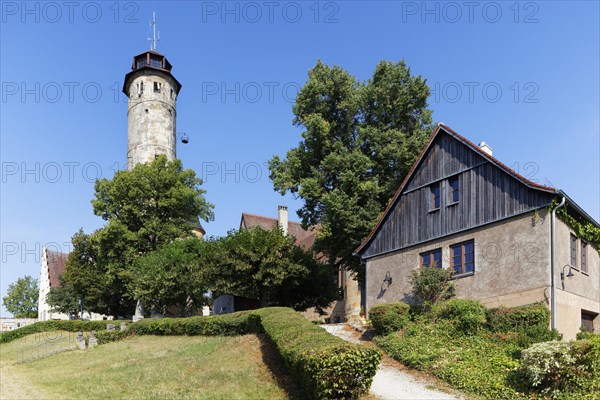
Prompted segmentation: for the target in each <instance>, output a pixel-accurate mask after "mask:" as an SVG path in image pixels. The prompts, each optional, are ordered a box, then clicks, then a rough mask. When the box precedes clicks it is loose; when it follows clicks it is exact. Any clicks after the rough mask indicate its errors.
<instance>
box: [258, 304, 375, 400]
mask: <svg viewBox="0 0 600 400" xmlns="http://www.w3.org/2000/svg"><path fill="white" fill-rule="evenodd" d="M253 314H255V315H258V316H260V319H261V325H262V327H263V329H264V332H265V334H266V335H267V337H268V338H269V340H270V341H271V342H272V343H273V344H274V346H275V348H276V349H277V352H278V353H279V355H280V356H281V358H282V360H283V362H284V364H285V366H286V367H287V369H288V370H289V372H290V373H291V374H292V376H293V377H294V378H295V380H296V383H297V384H298V385H299V386H300V387H301V388H302V389H303V390H304V393H305V394H306V396H307V398H311V399H356V398H358V397H359V396H360V395H361V394H364V393H366V392H367V391H368V389H369V387H370V386H371V382H372V381H373V377H374V376H375V372H376V371H377V367H378V365H379V361H380V360H381V352H380V351H379V350H377V349H373V348H365V347H361V346H357V345H353V344H350V343H347V342H345V341H343V340H342V339H340V338H338V337H335V336H333V335H330V334H329V333H327V332H326V331H325V330H324V329H322V328H321V327H318V326H316V325H314V324H311V323H310V322H309V321H308V320H306V319H305V318H304V317H302V316H301V315H300V314H298V313H296V312H294V311H293V310H292V309H290V308H281V307H274V308H263V309H260V310H256V311H253Z"/></svg>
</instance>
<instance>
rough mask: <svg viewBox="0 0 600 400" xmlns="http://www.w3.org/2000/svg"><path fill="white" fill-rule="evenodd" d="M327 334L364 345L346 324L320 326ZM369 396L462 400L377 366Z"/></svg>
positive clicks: (384, 399) (388, 399) (396, 399)
mask: <svg viewBox="0 0 600 400" xmlns="http://www.w3.org/2000/svg"><path fill="white" fill-rule="evenodd" d="M321 327H323V328H324V329H325V330H326V331H327V332H329V333H331V334H332V335H335V336H338V337H340V338H342V339H344V340H346V341H348V342H352V343H356V344H364V343H362V342H361V340H360V339H359V334H358V333H357V332H356V331H354V329H352V328H351V327H350V326H348V325H347V324H331V325H321ZM371 394H372V395H374V396H376V397H378V398H380V399H382V400H462V399H463V397H457V396H455V395H452V394H448V393H444V392H441V391H439V390H435V389H430V384H428V383H427V382H425V381H423V380H420V379H418V378H416V377H414V376H412V375H411V374H408V373H407V372H405V371H402V370H400V369H398V368H396V367H393V366H388V365H384V364H383V363H382V364H379V369H378V370H377V373H376V374H375V378H374V379H373V384H372V385H371Z"/></svg>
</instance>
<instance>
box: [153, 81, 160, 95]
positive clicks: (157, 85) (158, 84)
mask: <svg viewBox="0 0 600 400" xmlns="http://www.w3.org/2000/svg"><path fill="white" fill-rule="evenodd" d="M160 86H161V85H160V82H154V93H160Z"/></svg>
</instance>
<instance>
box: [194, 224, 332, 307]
mask: <svg viewBox="0 0 600 400" xmlns="http://www.w3.org/2000/svg"><path fill="white" fill-rule="evenodd" d="M201 263H202V264H203V266H204V267H205V268H206V272H205V276H206V280H207V282H210V287H211V289H212V291H213V292H215V293H217V294H219V293H228V294H235V295H238V296H244V297H249V298H255V299H260V302H261V304H262V305H263V306H267V305H280V306H288V307H293V308H295V309H297V310H305V309H306V308H308V307H312V306H317V307H326V306H327V305H329V303H331V301H333V300H334V298H335V296H336V293H337V292H336V288H335V285H334V282H333V271H332V268H331V267H330V266H328V265H324V264H321V263H319V262H317V261H316V260H315V259H314V257H313V254H312V252H310V251H305V250H303V249H302V248H300V247H298V246H296V245H295V239H294V238H293V237H291V236H285V235H284V234H283V233H282V232H281V230H280V229H277V228H274V229H272V230H265V229H261V228H251V229H245V230H240V231H230V232H229V233H228V234H227V236H225V237H222V238H210V239H209V240H208V241H207V242H206V245H205V248H204V249H203V251H202V256H201Z"/></svg>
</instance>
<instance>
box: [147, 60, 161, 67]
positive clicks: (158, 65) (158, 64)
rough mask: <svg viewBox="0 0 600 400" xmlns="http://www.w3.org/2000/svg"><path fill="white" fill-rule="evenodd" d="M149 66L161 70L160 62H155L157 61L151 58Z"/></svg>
mask: <svg viewBox="0 0 600 400" xmlns="http://www.w3.org/2000/svg"><path fill="white" fill-rule="evenodd" d="M150 65H151V66H153V67H158V68H162V60H157V59H154V58H151V59H150Z"/></svg>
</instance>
